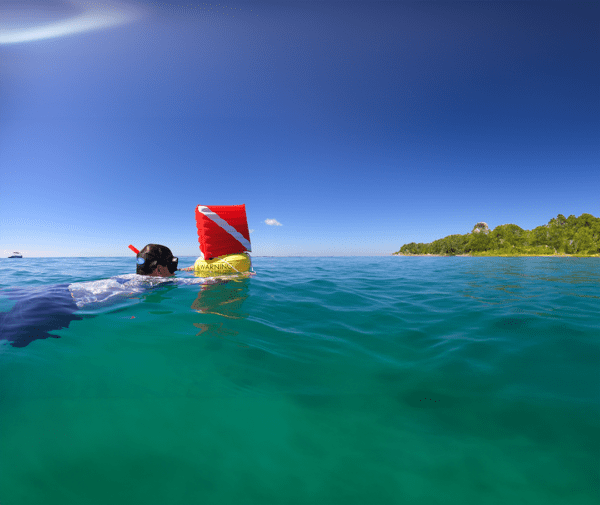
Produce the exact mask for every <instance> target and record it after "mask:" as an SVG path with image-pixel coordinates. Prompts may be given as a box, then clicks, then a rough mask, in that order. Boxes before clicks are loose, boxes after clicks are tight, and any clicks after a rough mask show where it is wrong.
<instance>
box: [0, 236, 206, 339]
mask: <svg viewBox="0 0 600 505" xmlns="http://www.w3.org/2000/svg"><path fill="white" fill-rule="evenodd" d="M131 248H132V249H134V248H133V246H131ZM134 252H137V258H136V263H137V264H136V273H135V274H126V275H119V276H115V277H111V278H110V279H103V280H99V281H90V282H76V283H73V284H59V285H56V286H49V287H45V288H42V289H40V290H30V289H28V290H25V289H20V288H15V289H11V290H7V291H6V294H7V296H8V298H9V299H10V300H13V301H14V300H16V303H15V305H14V306H13V307H12V308H11V309H10V310H9V311H8V312H0V340H6V341H8V342H10V345H12V346H13V347H25V346H26V345H28V344H29V343H31V342H32V341H34V340H37V339H45V338H48V337H52V338H59V337H58V335H53V334H52V333H50V332H52V331H56V330H61V329H63V328H68V327H69V324H70V323H71V321H80V320H82V319H83V317H94V316H93V315H85V316H82V315H78V314H76V313H75V312H76V311H77V310H78V309H81V308H82V307H84V306H89V305H106V304H107V302H109V301H111V302H112V301H117V300H123V299H125V298H127V297H130V296H131V295H132V294H137V293H143V292H144V291H146V290H147V289H148V288H153V287H155V286H157V285H160V284H164V283H165V282H169V278H172V277H173V276H174V275H175V272H176V271H177V266H178V263H179V259H178V258H176V257H174V256H173V253H172V252H171V250H170V249H169V248H168V247H166V246H164V245H160V244H148V245H147V246H146V247H144V248H143V249H142V250H141V251H134ZM191 268H193V267H191ZM181 281H184V283H185V284H203V283H206V282H207V281H206V280H205V279H181Z"/></svg>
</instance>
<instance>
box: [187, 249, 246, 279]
mask: <svg viewBox="0 0 600 505" xmlns="http://www.w3.org/2000/svg"><path fill="white" fill-rule="evenodd" d="M251 266H252V262H251V261H250V255H249V254H247V253H240V254H225V255H223V256H218V257H216V258H213V259H210V260H205V259H203V258H198V259H197V260H196V262H195V263H194V274H195V275H197V276H199V277H214V276H215V275H232V274H236V273H244V272H249V271H250V267H251Z"/></svg>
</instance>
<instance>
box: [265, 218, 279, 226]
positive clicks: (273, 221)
mask: <svg viewBox="0 0 600 505" xmlns="http://www.w3.org/2000/svg"><path fill="white" fill-rule="evenodd" d="M265 223H267V224H268V225H269V226H283V225H282V224H281V223H280V222H279V221H277V219H265Z"/></svg>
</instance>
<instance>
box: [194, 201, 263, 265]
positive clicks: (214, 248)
mask: <svg viewBox="0 0 600 505" xmlns="http://www.w3.org/2000/svg"><path fill="white" fill-rule="evenodd" d="M196 226H197V227H198V242H200V250H201V251H202V254H204V259H206V260H209V259H212V258H216V257H217V256H223V255H224V254H236V253H241V252H244V251H252V249H251V247H250V233H248V220H247V219H246V206H245V205H210V206H207V205H198V207H196Z"/></svg>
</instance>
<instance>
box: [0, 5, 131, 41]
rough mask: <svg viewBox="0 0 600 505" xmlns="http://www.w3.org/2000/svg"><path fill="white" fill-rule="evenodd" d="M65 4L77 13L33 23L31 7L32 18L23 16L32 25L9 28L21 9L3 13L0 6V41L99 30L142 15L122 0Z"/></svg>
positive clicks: (28, 39) (33, 15) (33, 17)
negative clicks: (118, 0)
mask: <svg viewBox="0 0 600 505" xmlns="http://www.w3.org/2000/svg"><path fill="white" fill-rule="evenodd" d="M64 3H65V4H70V5H72V6H73V7H74V8H75V9H76V11H77V12H76V14H75V15H71V16H70V17H68V18H65V19H62V20H58V21H54V22H50V23H45V24H38V25H35V23H36V21H37V19H36V18H35V12H36V11H34V10H32V11H31V13H32V14H31V19H26V21H29V22H30V23H31V24H33V26H31V25H30V26H28V27H26V28H22V27H21V28H13V27H11V20H14V19H15V18H17V17H18V20H19V21H23V19H22V12H21V13H16V12H11V11H10V10H8V11H3V12H2V10H3V9H2V7H1V6H0V14H2V15H1V16H0V44H18V43H22V42H31V41H34V40H42V39H50V38H55V37H62V36H65V35H73V34H76V33H82V32H87V31H92V30H101V29H103V28H109V27H111V26H116V25H120V24H124V23H128V22H131V21H133V20H135V19H137V18H139V17H140V16H141V11H140V9H139V8H137V9H136V8H134V7H132V6H131V5H126V4H124V3H122V2H121V3H116V2H106V1H103V2H76V1H73V0H70V1H65V2H64ZM11 18H12V19H11ZM38 19H39V18H38Z"/></svg>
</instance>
